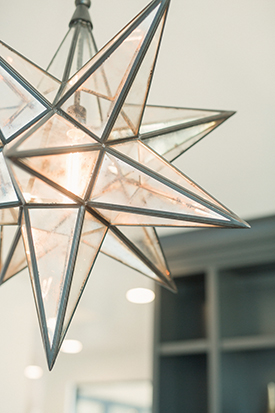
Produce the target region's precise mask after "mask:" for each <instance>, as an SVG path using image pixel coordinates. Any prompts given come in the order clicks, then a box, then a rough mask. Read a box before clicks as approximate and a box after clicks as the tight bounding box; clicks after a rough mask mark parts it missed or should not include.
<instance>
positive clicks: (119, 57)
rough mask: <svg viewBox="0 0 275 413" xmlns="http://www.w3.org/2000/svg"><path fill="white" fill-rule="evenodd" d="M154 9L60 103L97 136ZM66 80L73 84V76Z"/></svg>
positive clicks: (116, 96)
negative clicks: (73, 91)
mask: <svg viewBox="0 0 275 413" xmlns="http://www.w3.org/2000/svg"><path fill="white" fill-rule="evenodd" d="M157 9H158V7H157V8H155V9H154V10H153V12H152V13H151V14H150V15H149V16H148V17H147V18H146V19H144V21H143V22H142V23H141V24H140V25H139V26H138V27H137V28H136V29H135V30H133V31H132V33H131V34H130V35H129V36H128V37H127V38H126V39H125V40H124V42H122V44H121V45H120V46H119V47H118V48H117V49H116V50H115V51H114V52H113V53H112V54H111V55H110V56H109V57H108V58H107V59H105V61H104V62H103V63H102V65H101V66H100V67H99V68H98V69H97V70H96V71H95V72H94V73H92V74H91V76H90V77H89V78H88V79H87V80H86V81H85V82H84V83H83V84H82V85H81V86H80V87H79V88H78V90H77V91H76V92H75V93H74V95H73V96H72V97H71V98H70V99H69V100H67V101H66V102H65V103H64V105H63V106H62V108H63V109H64V110H65V111H66V112H67V113H69V114H70V115H71V116H72V117H73V118H74V119H76V120H78V121H79V122H81V123H83V124H85V125H86V127H87V128H88V129H89V130H90V131H91V132H93V133H95V134H96V135H97V136H99V137H101V135H102V132H103V130H104V129H105V126H106V124H107V122H108V120H109V118H110V116H111V113H112V110H113V107H114V104H115V101H116V100H117V98H118V96H119V94H120V92H121V90H122V88H123V86H124V84H125V82H126V80H127V78H128V76H129V73H130V70H131V69H132V67H133V63H134V61H135V58H136V55H137V53H138V51H139V50H140V48H141V46H142V44H143V42H144V39H145V37H146V34H147V32H148V30H149V28H150V25H151V23H152V21H153V18H154V16H155V14H156V11H157ZM76 76H77V77H78V76H79V75H76ZM78 78H79V77H78ZM69 84H71V85H73V84H74V78H73V79H72V80H71V81H70V82H69ZM83 108H85V110H84V109H83ZM95 110H96V112H95ZM79 112H85V116H83V117H82V118H81V117H80V116H79V115H78V116H77V114H79Z"/></svg>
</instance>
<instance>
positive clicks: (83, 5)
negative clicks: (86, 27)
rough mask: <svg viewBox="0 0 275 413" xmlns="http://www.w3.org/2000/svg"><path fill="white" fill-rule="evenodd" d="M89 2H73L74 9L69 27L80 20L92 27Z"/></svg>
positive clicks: (80, 0) (87, 0)
mask: <svg viewBox="0 0 275 413" xmlns="http://www.w3.org/2000/svg"><path fill="white" fill-rule="evenodd" d="M91 4H92V2H91V0H75V5H76V9H75V12H74V15H73V17H72V19H71V21H70V24H69V26H70V27H71V26H73V25H74V24H75V23H76V22H77V21H79V20H81V21H84V22H86V23H90V25H91V26H92V27H93V25H92V21H91V16H90V13H89V8H90V7H91Z"/></svg>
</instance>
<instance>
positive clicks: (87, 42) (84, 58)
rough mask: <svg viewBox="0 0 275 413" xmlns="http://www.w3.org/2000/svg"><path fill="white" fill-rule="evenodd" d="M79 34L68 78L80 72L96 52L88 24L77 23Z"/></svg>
mask: <svg viewBox="0 0 275 413" xmlns="http://www.w3.org/2000/svg"><path fill="white" fill-rule="evenodd" d="M78 25H79V34H78V38H77V43H76V49H75V52H74V56H73V61H72V66H71V70H70V75H69V78H71V77H72V76H73V75H74V74H75V73H76V72H78V70H80V69H81V68H82V67H83V66H84V65H85V64H86V63H87V62H88V61H89V60H90V59H91V58H92V57H93V56H95V55H96V50H95V47H94V44H93V40H92V35H91V29H90V27H91V26H90V23H86V22H79V23H78Z"/></svg>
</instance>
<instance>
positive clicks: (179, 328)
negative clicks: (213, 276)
mask: <svg viewBox="0 0 275 413" xmlns="http://www.w3.org/2000/svg"><path fill="white" fill-rule="evenodd" d="M175 283H176V285H177V288H178V294H173V293H171V292H170V291H167V290H165V289H162V290H161V300H160V302H161V307H160V342H161V343H164V342H171V341H182V340H196V339H203V338H206V301H205V276H204V274H198V275H192V276H188V277H180V278H176V279H175Z"/></svg>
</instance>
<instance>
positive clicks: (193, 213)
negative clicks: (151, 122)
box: [91, 154, 229, 224]
mask: <svg viewBox="0 0 275 413" xmlns="http://www.w3.org/2000/svg"><path fill="white" fill-rule="evenodd" d="M91 201H92V202H96V203H104V204H110V205H122V206H127V207H130V208H131V210H132V211H133V212H138V211H137V208H138V209H142V210H144V212H146V213H147V211H148V215H157V216H158V215H159V213H158V212H159V211H160V213H161V214H162V215H163V217H164V218H165V217H166V218H168V219H173V218H174V216H175V215H177V216H178V217H179V218H180V217H182V219H183V220H184V218H185V217H186V216H187V217H193V218H196V219H197V220H198V221H199V222H200V220H202V221H205V222H206V223H207V224H208V223H212V221H214V223H215V221H222V222H226V221H229V218H225V217H224V216H223V215H220V214H219V213H218V212H214V211H213V210H212V209H210V208H209V207H207V206H205V205H203V204H200V203H199V202H198V201H194V200H193V199H192V198H189V197H188V196H186V195H183V194H182V193H181V192H179V191H177V190H175V189H172V188H171V187H170V186H168V185H167V184H164V183H162V182H160V181H159V180H157V179H155V178H153V177H151V176H149V175H147V174H146V173H144V172H141V171H139V170H138V169H136V168H134V167H133V166H130V165H129V164H128V163H126V162H124V161H122V160H121V159H118V158H116V157H114V156H113V155H109V154H108V155H107V154H106V155H105V156H104V159H103V162H102V164H101V169H100V172H99V173H98V177H97V180H96V183H95V186H94V188H93V191H92V196H91ZM97 207H98V205H97ZM209 221H211V222H209Z"/></svg>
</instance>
